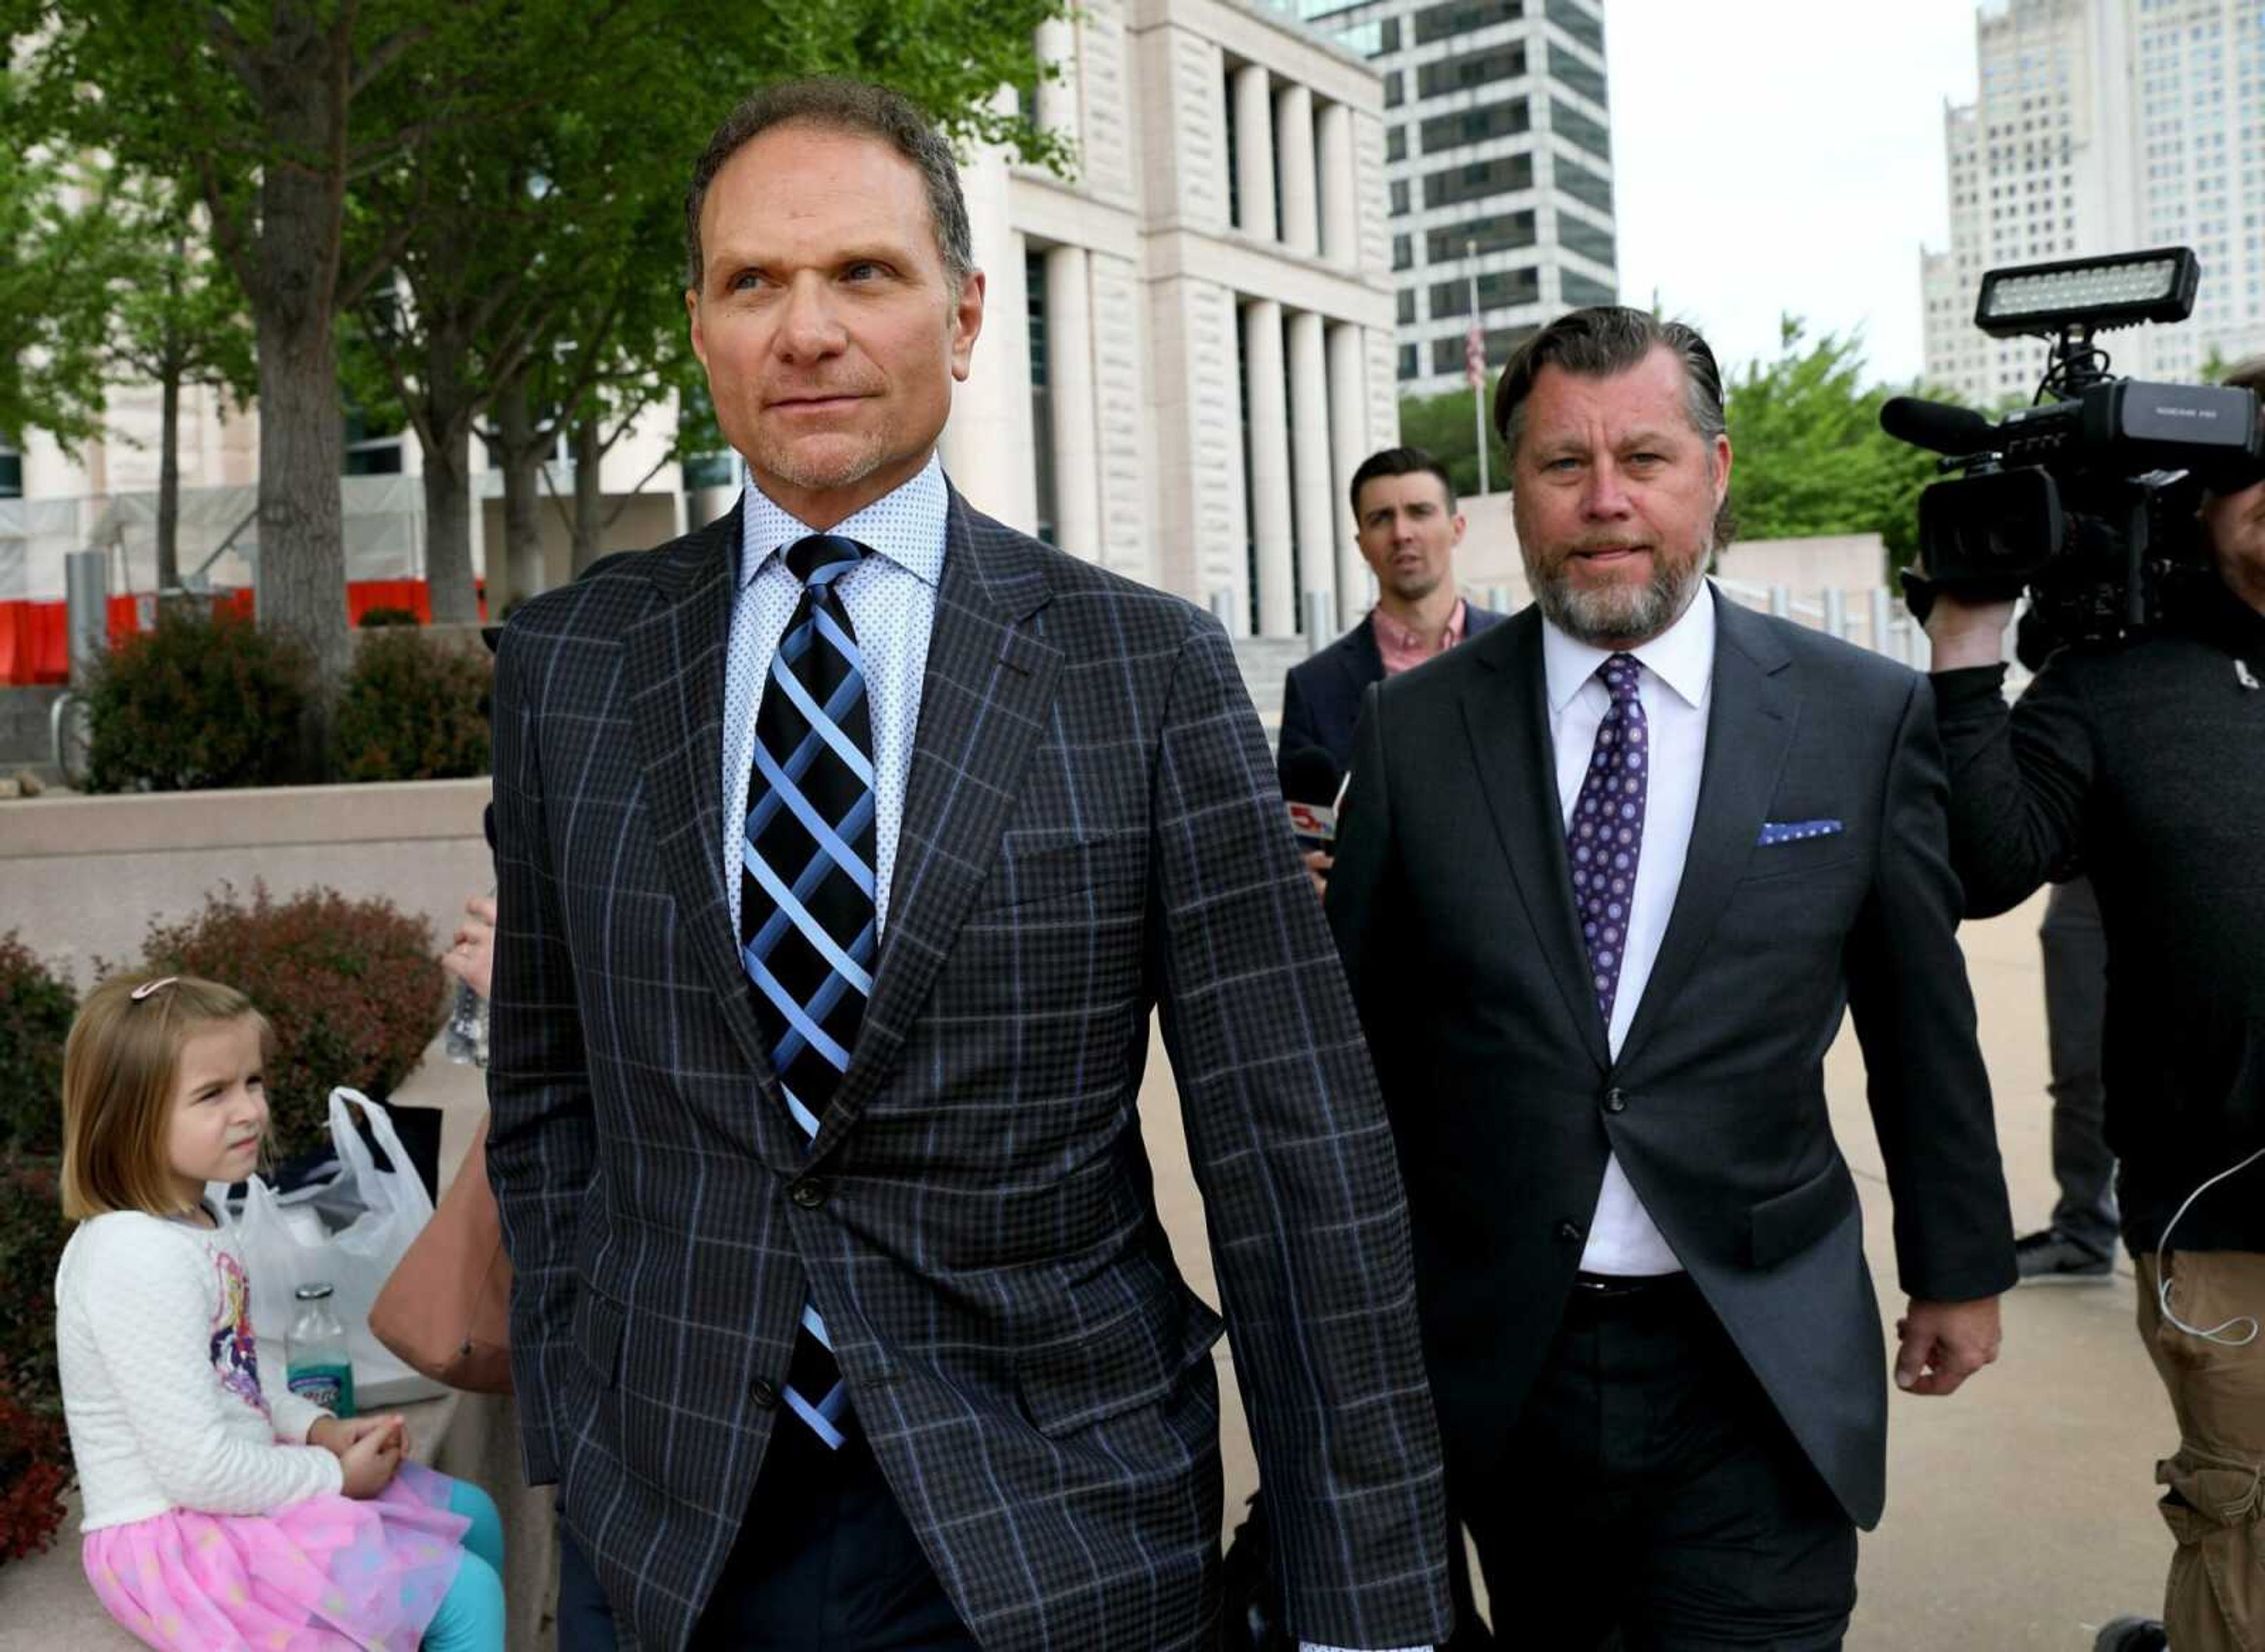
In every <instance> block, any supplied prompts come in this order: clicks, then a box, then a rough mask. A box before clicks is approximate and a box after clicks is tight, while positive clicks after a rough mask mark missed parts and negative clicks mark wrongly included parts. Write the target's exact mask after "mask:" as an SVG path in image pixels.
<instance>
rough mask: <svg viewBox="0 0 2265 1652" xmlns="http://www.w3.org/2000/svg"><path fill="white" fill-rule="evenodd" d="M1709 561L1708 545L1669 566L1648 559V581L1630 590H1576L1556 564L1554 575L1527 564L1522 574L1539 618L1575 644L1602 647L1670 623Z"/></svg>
mask: <svg viewBox="0 0 2265 1652" xmlns="http://www.w3.org/2000/svg"><path fill="white" fill-rule="evenodd" d="M1712 560H1713V546H1712V545H1711V544H1708V545H1707V546H1702V547H1701V549H1700V553H1699V555H1697V556H1696V557H1693V558H1692V559H1691V560H1690V561H1689V562H1688V563H1687V564H1680V565H1674V566H1671V565H1670V564H1669V563H1668V562H1667V560H1666V558H1664V557H1653V558H1652V569H1651V578H1650V579H1649V580H1647V581H1645V582H1644V584H1642V586H1637V587H1636V588H1635V589H1634V590H1628V589H1626V588H1624V587H1614V588H1613V589H1609V590H1600V591H1582V590H1577V589H1575V588H1574V586H1573V582H1572V581H1571V580H1570V579H1568V578H1567V577H1566V573H1565V566H1566V565H1565V564H1562V563H1561V564H1558V567H1557V571H1556V572H1555V573H1554V574H1549V575H1547V576H1544V575H1542V574H1541V573H1540V571H1538V570H1536V569H1535V568H1534V566H1533V564H1532V563H1531V562H1528V563H1527V564H1526V580H1527V583H1529V584H1530V585H1532V586H1533V600H1534V601H1535V602H1536V603H1538V604H1540V608H1541V613H1542V616H1543V617H1544V618H1545V619H1547V620H1548V622H1550V623H1551V624H1552V625H1555V627H1556V628H1557V629H1558V630H1561V631H1562V632H1564V633H1565V635H1566V636H1568V637H1571V638H1572V639H1573V640H1574V641H1575V642H1577V643H1586V644H1589V646H1591V648H1602V647H1604V646H1606V644H1613V643H1621V642H1631V643H1634V642H1648V641H1649V640H1650V639H1651V638H1652V637H1657V636H1658V635H1659V634H1660V633H1661V632H1662V631H1664V630H1666V629H1667V628H1668V627H1669V626H1671V625H1672V624H1674V623H1675V622H1676V621H1677V620H1678V619H1679V618H1681V617H1682V615H1683V610H1684V609H1685V608H1688V607H1690V605H1691V599H1692V598H1693V597H1694V596H1696V595H1697V594H1698V592H1699V587H1700V586H1701V585H1703V584H1704V583H1705V582H1706V579H1707V564H1708V563H1709V562H1710V561H1712Z"/></svg>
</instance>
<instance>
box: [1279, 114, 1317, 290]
mask: <svg viewBox="0 0 2265 1652" xmlns="http://www.w3.org/2000/svg"><path fill="white" fill-rule="evenodd" d="M1274 147H1275V150H1276V152H1277V153H1278V155H1280V156H1281V157H1282V163H1281V176H1282V201H1281V212H1282V244H1283V245H1285V246H1286V247H1288V248H1289V249H1290V251H1293V252H1303V253H1305V254H1306V255H1307V257H1308V258H1311V257H1312V256H1314V255H1315V254H1316V253H1318V252H1319V251H1321V250H1322V244H1321V234H1320V228H1319V224H1320V211H1321V201H1320V199H1319V197H1317V196H1316V195H1315V193H1314V94H1313V93H1312V92H1311V91H1307V89H1306V88H1305V87H1303V86H1298V85H1291V86H1285V87H1284V88H1283V89H1282V95H1281V97H1280V98H1277V99H1276V100H1275V104H1274Z"/></svg>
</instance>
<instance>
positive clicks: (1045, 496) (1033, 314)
mask: <svg viewBox="0 0 2265 1652" xmlns="http://www.w3.org/2000/svg"><path fill="white" fill-rule="evenodd" d="M1023 293H1024V295H1025V296H1026V299H1027V302H1026V304H1025V306H1024V308H1025V309H1027V311H1028V312H1029V315H1030V318H1031V322H1030V341H1031V448H1033V449H1034V452H1033V454H1032V458H1033V461H1034V462H1033V463H1032V465H1031V469H1032V471H1033V472H1034V473H1035V475H1034V479H1035V481H1036V483H1037V493H1038V537H1039V538H1040V539H1043V540H1044V541H1045V542H1046V543H1047V544H1049V545H1054V544H1059V543H1060V540H1059V539H1058V538H1057V537H1056V535H1058V534H1060V531H1061V530H1060V522H1059V519H1058V518H1057V517H1056V515H1055V513H1054V397H1053V388H1052V385H1053V354H1052V351H1051V350H1050V349H1048V347H1047V338H1046V255H1045V252H1043V251H1032V252H1029V253H1026V254H1024V256H1023Z"/></svg>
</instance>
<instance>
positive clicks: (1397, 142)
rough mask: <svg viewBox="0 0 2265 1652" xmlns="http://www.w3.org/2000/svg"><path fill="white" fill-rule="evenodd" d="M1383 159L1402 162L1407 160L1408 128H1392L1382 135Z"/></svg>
mask: <svg viewBox="0 0 2265 1652" xmlns="http://www.w3.org/2000/svg"><path fill="white" fill-rule="evenodd" d="M1384 158H1385V159H1386V160H1387V161H1404V160H1406V159H1407V158H1408V128H1407V127H1391V128H1389V129H1388V130H1387V132H1386V133H1385V135H1384Z"/></svg>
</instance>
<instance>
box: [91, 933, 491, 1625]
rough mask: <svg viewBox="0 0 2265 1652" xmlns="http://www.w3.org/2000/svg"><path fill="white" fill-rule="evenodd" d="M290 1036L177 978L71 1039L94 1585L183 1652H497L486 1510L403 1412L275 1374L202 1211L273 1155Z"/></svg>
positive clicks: (102, 1008) (246, 1006)
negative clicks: (358, 1404) (320, 1399)
mask: <svg viewBox="0 0 2265 1652" xmlns="http://www.w3.org/2000/svg"><path fill="white" fill-rule="evenodd" d="M271 1037H272V1035H271V1033H270V1031H269V1029H268V1026H267V1022H266V1020H265V1019H263V1018H262V1017H261V1015H259V1012H258V1011H257V1010H255V1009H254V1008H252V1007H251V1001H250V1000H248V999H246V998H245V997H244V994H243V993H238V992H237V991H235V990H234V989H233V988H231V987H226V986H218V985H216V984H215V983H214V982H211V981H203V980H198V979H193V978H192V977H188V976H164V977H160V978H157V979H149V978H142V979H113V980H109V981H106V982H104V983H103V984H102V985H101V986H98V987H97V988H95V990H94V991H93V993H91V994H90V995H89V996H88V998H87V1000H86V1002H85V1003H84V1005H83V1006H82V1007H81V1008H80V1010H79V1014H78V1019H77V1020H76V1022H74V1023H73V1024H72V1027H71V1030H70V1038H69V1043H68V1044H66V1045H65V1046H64V1051H63V1116H64V1143H63V1168H62V1196H63V1213H64V1214H65V1215H67V1216H69V1217H70V1218H71V1219H73V1220H75V1221H76V1222H77V1223H78V1229H77V1231H76V1233H74V1234H72V1235H71V1240H70V1243H69V1245H68V1246H67V1247H66V1248H64V1251H63V1259H62V1266H61V1267H60V1268H59V1269H57V1270H56V1273H55V1343H56V1350H57V1353H58V1355H59V1357H60V1359H61V1364H62V1386H63V1407H64V1410H65V1412H66V1414H67V1415H68V1417H69V1423H70V1437H71V1449H72V1452H74V1454H75V1455H76V1458H77V1459H78V1478H79V1486H80V1488H81V1490H82V1492H83V1493H84V1498H85V1519H84V1522H83V1524H82V1526H81V1529H82V1530H83V1531H84V1532H85V1534H86V1535H85V1544H84V1556H83V1558H84V1564H85V1566H86V1575H87V1577H88V1579H89V1580H90V1581H91V1583H93V1585H94V1592H95V1593H96V1594H97V1595H98V1596H99V1597H101V1599H102V1604H103V1605H104V1606H106V1608H108V1610H109V1612H110V1615H111V1616H112V1617H113V1618H115V1619H118V1621H119V1622H120V1623H121V1624H123V1625H125V1626H126V1627H127V1628H128V1629H130V1630H132V1631H133V1632H134V1633H135V1634H137V1635H139V1636H140V1637H141V1638H142V1640H143V1641H147V1642H149V1644H150V1645H151V1646H154V1647H161V1648H171V1649H172V1652H222V1649H227V1648H259V1649H260V1652H265V1649H266V1648H288V1652H298V1649H299V1648H370V1649H371V1652H411V1648H415V1647H416V1646H417V1645H418V1644H419V1641H420V1640H421V1641H422V1643H423V1644H424V1645H425V1646H426V1647H427V1648H436V1649H445V1652H459V1649H460V1648H461V1649H463V1652H470V1649H472V1648H478V1649H479V1652H499V1649H500V1648H501V1647H502V1646H503V1632H504V1604H503V1583H502V1580H501V1577H500V1570H501V1568H502V1565H503V1531H502V1525H501V1523H500V1521H499V1519H498V1517H497V1515H496V1510H495V1505H494V1504H493V1503H491V1502H490V1501H489V1500H488V1497H487V1495H486V1494H485V1493H484V1492H482V1491H481V1490H480V1489H479V1488H477V1487H475V1486H470V1485H466V1484H463V1483H462V1482H460V1481H453V1480H450V1479H448V1477H447V1476H445V1475H442V1474H433V1473H432V1472H431V1471H430V1470H428V1469H426V1468H424V1467H422V1466H419V1465H418V1464H416V1463H413V1462H408V1461H405V1460H404V1458H403V1445H404V1430H403V1424H402V1419H401V1418H399V1417H397V1416H387V1417H361V1418H356V1419H354V1420H353V1421H351V1422H347V1421H341V1420H340V1419H339V1418H337V1417H334V1416H332V1415H330V1414H329V1413H328V1412H326V1411H324V1410H322V1409H320V1408H318V1407H317V1406H314V1405H312V1404H310V1403H309V1402H308V1401H305V1400H302V1399H301V1398H299V1397H298V1396H297V1395H295V1394H292V1393H291V1392H290V1391H289V1390H288V1389H287V1388H286V1387H284V1386H283V1385H282V1383H281V1380H280V1379H281V1373H280V1372H276V1371H273V1370H269V1371H266V1372H263V1371H262V1370H261V1369H260V1365H259V1353H258V1350H257V1348H256V1346H255V1344H254V1343H253V1341H252V1328H251V1313H250V1300H251V1292H250V1290H249V1288H248V1287H247V1285H246V1283H245V1278H244V1263H243V1260H242V1258H241V1257H239V1256H238V1255H237V1254H236V1252H235V1251H234V1249H233V1248H231V1247H230V1246H229V1243H228V1241H226V1240H224V1239H223V1238H222V1235H221V1234H219V1233H218V1232H217V1231H216V1230H215V1222H214V1219H213V1216H212V1212H210V1211H209V1210H208V1208H207V1207H206V1205H205V1202H204V1201H205V1187H206V1184H207V1183H215V1182H218V1183H229V1182H241V1181H242V1180H244V1177H246V1176H247V1175H251V1172H252V1170H253V1169H254V1168H256V1166H257V1164H258V1161H259V1149H260V1143H261V1140H262V1139H263V1137H264V1135H265V1133H266V1128H267V1101H266V1095H265V1093H264V1092H263V1090H262V1088H261V1081H260V1070H261V1068H262V1066H263V1065H264V1060H263V1058H264V1056H265V1054H266V1049H267V1046H268V1044H269V1042H270V1039H271Z"/></svg>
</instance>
